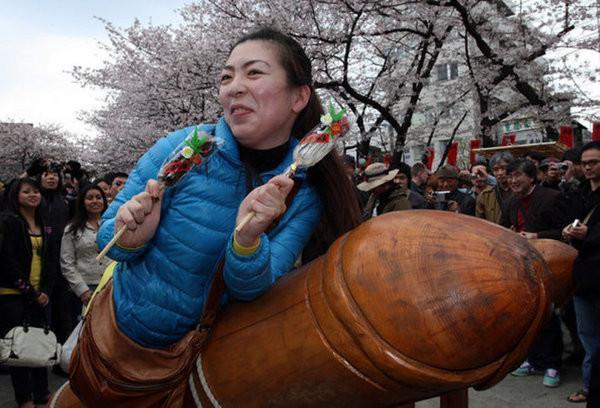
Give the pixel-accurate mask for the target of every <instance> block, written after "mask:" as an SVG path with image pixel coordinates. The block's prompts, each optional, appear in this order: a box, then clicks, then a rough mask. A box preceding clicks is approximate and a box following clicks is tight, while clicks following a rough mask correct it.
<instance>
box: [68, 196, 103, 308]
mask: <svg viewBox="0 0 600 408" xmlns="http://www.w3.org/2000/svg"><path fill="white" fill-rule="evenodd" d="M106 207H107V202H106V196H105V195H104V192H103V191H102V189H101V188H100V187H99V186H97V185H95V184H88V185H86V186H84V187H83V188H82V189H81V190H80V191H79V195H78V197H77V208H76V210H75V215H74V217H73V219H72V220H71V223H70V224H69V225H68V226H67V228H66V229H65V233H64V235H63V238H62V245H61V250H60V264H61V267H62V273H63V275H64V277H65V279H67V281H68V282H69V285H70V287H71V290H72V291H73V292H74V293H75V295H77V296H78V297H79V299H80V300H81V303H83V305H84V306H85V305H87V303H88V302H89V301H90V298H91V297H92V293H93V292H94V290H95V289H96V286H97V285H98V282H100V278H101V277H102V273H103V272H104V270H105V269H106V267H107V266H108V264H109V263H110V262H111V260H110V259H107V258H104V259H103V260H101V261H96V259H95V258H96V255H98V247H97V246H96V232H97V231H98V227H99V226H100V216H101V215H102V213H103V212H104V210H106Z"/></svg>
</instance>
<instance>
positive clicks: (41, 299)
mask: <svg viewBox="0 0 600 408" xmlns="http://www.w3.org/2000/svg"><path fill="white" fill-rule="evenodd" d="M35 301H36V303H37V304H38V305H40V306H41V307H44V306H46V305H47V304H48V302H49V301H50V298H48V295H46V294H45V293H44V292H42V293H40V294H39V295H38V297H37V298H36V299H35Z"/></svg>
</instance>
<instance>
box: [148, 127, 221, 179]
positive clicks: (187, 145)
mask: <svg viewBox="0 0 600 408" xmlns="http://www.w3.org/2000/svg"><path fill="white" fill-rule="evenodd" d="M218 145H219V141H218V139H217V138H215V137H214V136H213V135H211V134H209V133H206V132H205V131H199V130H198V128H195V129H194V130H193V131H192V132H191V133H190V134H189V135H188V136H187V137H186V138H185V139H184V140H183V141H182V142H181V143H180V144H179V145H178V146H177V147H176V148H175V149H174V150H173V152H172V153H171V154H170V155H169V157H168V158H167V159H166V160H165V162H164V163H163V165H162V167H161V168H160V170H159V172H158V176H157V178H158V182H159V183H162V184H163V185H164V186H165V187H172V186H174V185H175V184H177V183H178V182H179V181H181V179H182V178H183V177H184V176H185V175H186V174H188V173H189V172H190V170H191V169H192V168H193V167H194V166H198V165H200V164H202V163H204V162H206V161H207V160H208V159H209V158H210V156H212V155H213V154H214V152H215V151H216V150H217V147H218Z"/></svg>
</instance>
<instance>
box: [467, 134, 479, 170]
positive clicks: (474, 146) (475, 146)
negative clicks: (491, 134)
mask: <svg viewBox="0 0 600 408" xmlns="http://www.w3.org/2000/svg"><path fill="white" fill-rule="evenodd" d="M480 147H481V139H475V140H471V153H470V157H469V161H470V163H471V164H473V163H475V156H476V155H475V152H474V151H473V150H474V149H479V148H480Z"/></svg>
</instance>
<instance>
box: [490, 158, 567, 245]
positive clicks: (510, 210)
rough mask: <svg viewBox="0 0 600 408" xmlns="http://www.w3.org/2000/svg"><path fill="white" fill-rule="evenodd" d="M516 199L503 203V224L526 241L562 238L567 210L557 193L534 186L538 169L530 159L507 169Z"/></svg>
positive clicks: (517, 162)
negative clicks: (526, 239)
mask: <svg viewBox="0 0 600 408" xmlns="http://www.w3.org/2000/svg"><path fill="white" fill-rule="evenodd" d="M506 171H507V173H508V178H509V184H510V188H511V190H512V192H513V197H511V198H510V199H509V200H507V201H505V202H504V205H503V208H502V218H501V221H500V224H501V225H503V226H505V227H507V228H510V229H512V230H514V231H516V232H518V233H519V234H520V235H521V236H523V237H524V238H528V239H529V238H550V239H558V240H560V239H561V236H562V228H563V227H564V226H565V225H566V224H567V222H568V219H567V209H566V206H565V203H564V200H563V197H562V196H561V194H560V192H559V191H557V190H552V189H549V188H545V187H542V186H539V185H537V184H536V183H535V181H536V173H537V169H536V168H535V165H534V164H533V162H531V161H530V160H527V159H517V160H515V161H513V162H512V163H510V164H509V165H508V167H507V169H506Z"/></svg>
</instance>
